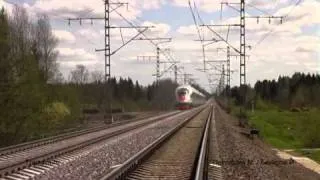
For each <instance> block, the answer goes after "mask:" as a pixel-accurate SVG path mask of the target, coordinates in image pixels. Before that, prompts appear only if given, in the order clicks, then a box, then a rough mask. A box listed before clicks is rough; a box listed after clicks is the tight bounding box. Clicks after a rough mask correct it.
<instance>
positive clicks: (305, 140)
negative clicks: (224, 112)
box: [233, 101, 320, 163]
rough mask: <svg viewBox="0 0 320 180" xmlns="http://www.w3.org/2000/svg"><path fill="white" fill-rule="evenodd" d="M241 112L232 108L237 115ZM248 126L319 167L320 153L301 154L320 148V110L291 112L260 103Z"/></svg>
mask: <svg viewBox="0 0 320 180" xmlns="http://www.w3.org/2000/svg"><path fill="white" fill-rule="evenodd" d="M237 109H238V108H233V112H237ZM248 122H249V125H251V126H252V127H255V128H258V129H259V130H260V134H261V136H262V138H263V139H264V141H265V142H267V143H269V144H271V145H272V146H274V147H276V148H279V149H295V150H296V152H298V153H299V154H303V155H305V156H308V157H310V158H312V159H314V160H316V161H318V162H319V163H320V151H319V150H318V151H307V150H301V149H302V148H320V109H316V108H310V109H305V110H304V111H302V110H298V111H297V112H292V111H289V110H283V109H280V108H278V107H277V106H275V105H273V104H271V103H266V102H262V101H261V102H259V103H257V107H256V109H255V110H254V111H251V112H248Z"/></svg>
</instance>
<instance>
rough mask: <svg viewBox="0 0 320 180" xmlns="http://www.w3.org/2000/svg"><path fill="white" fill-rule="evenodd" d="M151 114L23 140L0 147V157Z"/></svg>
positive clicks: (149, 116)
mask: <svg viewBox="0 0 320 180" xmlns="http://www.w3.org/2000/svg"><path fill="white" fill-rule="evenodd" d="M153 116H154V115H148V116H144V117H140V118H134V119H129V120H124V121H121V122H117V123H113V124H109V125H106V126H102V127H101V126H99V127H92V128H88V129H82V130H77V131H72V132H67V133H63V134H60V135H56V136H51V137H47V138H42V139H38V140H33V141H29V142H25V143H20V144H16V145H12V146H8V147H4V148H0V157H1V156H5V155H10V154H13V153H17V152H20V151H24V150H28V149H31V148H35V147H39V146H42V145H47V144H51V143H55V142H58V141H61V140H65V139H68V138H73V137H76V136H81V135H84V134H89V133H94V132H98V131H102V130H106V129H108V128H112V127H116V126H120V125H123V124H127V123H130V122H134V121H139V120H143V119H147V118H151V117H153Z"/></svg>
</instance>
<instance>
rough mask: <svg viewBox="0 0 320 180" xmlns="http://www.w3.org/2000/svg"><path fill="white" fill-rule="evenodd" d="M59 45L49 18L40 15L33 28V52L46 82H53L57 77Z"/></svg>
mask: <svg viewBox="0 0 320 180" xmlns="http://www.w3.org/2000/svg"><path fill="white" fill-rule="evenodd" d="M57 45H58V39H57V38H56V37H55V36H54V35H53V33H52V28H51V25H50V20H49V18H48V16H47V15H45V14H41V15H38V20H37V22H36V24H35V26H34V27H33V46H32V47H33V48H32V51H33V54H34V55H35V57H36V59H37V61H38V65H39V68H40V70H42V71H43V74H44V79H45V80H46V81H48V80H51V79H52V78H54V77H55V73H58V64H57V62H56V60H57V56H58V52H57V51H56V50H55V48H56V47H57Z"/></svg>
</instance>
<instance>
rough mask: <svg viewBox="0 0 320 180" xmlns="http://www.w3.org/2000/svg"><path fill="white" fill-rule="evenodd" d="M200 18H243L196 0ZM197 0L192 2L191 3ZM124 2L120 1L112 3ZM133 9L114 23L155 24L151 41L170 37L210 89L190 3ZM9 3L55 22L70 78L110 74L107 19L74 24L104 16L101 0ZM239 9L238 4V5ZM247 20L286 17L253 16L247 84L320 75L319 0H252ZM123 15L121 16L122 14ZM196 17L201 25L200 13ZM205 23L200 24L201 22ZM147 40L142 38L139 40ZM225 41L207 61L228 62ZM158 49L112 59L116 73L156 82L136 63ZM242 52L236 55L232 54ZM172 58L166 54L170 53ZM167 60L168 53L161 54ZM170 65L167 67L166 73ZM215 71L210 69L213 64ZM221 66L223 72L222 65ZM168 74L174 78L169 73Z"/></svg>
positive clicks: (233, 37)
mask: <svg viewBox="0 0 320 180" xmlns="http://www.w3.org/2000/svg"><path fill="white" fill-rule="evenodd" d="M194 1H195V4H196V7H197V9H198V11H199V16H200V17H201V20H202V21H203V22H204V23H206V24H228V23H231V24H235V23H239V13H237V11H235V10H233V9H231V8H228V7H224V8H223V10H222V16H221V13H220V9H221V7H220V0H194ZM194 1H192V5H193V2H194ZM112 2H118V0H115V1H112ZM127 2H129V6H128V7H126V6H123V7H121V8H119V9H118V11H117V12H118V13H116V12H113V13H112V15H111V17H112V20H111V21H112V22H111V24H112V25H114V26H128V25H129V24H128V23H127V22H126V21H124V20H123V18H122V17H121V16H123V17H125V18H126V19H128V20H129V21H130V22H132V23H134V24H135V25H141V26H155V28H152V29H150V30H148V31H147V32H146V35H147V37H149V38H156V37H161V38H162V37H172V38H173V40H172V42H170V43H165V44H161V45H160V46H161V47H163V48H170V51H167V52H166V53H167V54H169V55H170V56H171V57H172V58H171V60H172V59H174V60H176V61H180V64H179V66H181V67H184V70H182V69H181V71H184V72H186V73H192V74H194V78H196V79H197V81H198V82H199V83H200V84H202V85H203V86H205V87H206V88H208V87H209V85H208V76H207V75H206V74H204V73H202V72H199V71H198V70H197V69H198V68H201V67H202V68H203V64H201V62H202V61H203V57H202V49H201V42H197V41H194V40H196V39H198V38H199V37H198V34H197V29H196V28H195V26H194V23H193V19H192V15H191V12H190V8H189V5H188V0H130V1H127ZM223 2H239V0H223ZM11 4H18V5H22V6H24V7H25V8H26V9H27V10H28V12H29V13H30V16H33V15H35V14H36V13H46V14H48V16H49V17H50V19H51V22H52V27H53V30H54V34H55V35H56V36H57V37H58V38H59V40H60V43H59V47H58V50H59V53H60V55H59V59H58V61H59V63H60V69H61V71H62V72H63V73H64V74H65V76H66V77H67V76H68V73H69V71H70V70H71V69H73V68H74V67H75V65H76V64H84V65H86V66H87V67H88V68H89V70H90V71H94V70H101V71H103V70H104V56H103V53H99V52H98V53H97V52H95V49H101V48H103V45H104V44H103V43H104V36H103V35H104V30H103V21H94V22H93V23H92V24H91V22H90V21H86V22H83V23H82V25H81V26H80V25H79V22H71V24H70V25H68V21H67V20H66V18H68V17H71V18H75V17H103V15H104V6H103V1H102V0H0V6H5V7H6V8H7V9H9V10H10V9H11V8H12V5H11ZM237 8H238V7H237ZM246 8H247V12H246V13H247V14H246V16H247V17H250V16H256V15H277V16H278V15H279V16H284V17H285V18H284V19H283V23H282V24H281V23H280V21H279V20H277V19H274V20H271V22H270V23H269V21H268V19H260V20H259V23H257V20H256V19H247V44H248V45H250V46H252V48H251V49H248V50H247V54H248V55H250V57H249V58H248V60H247V75H248V77H247V79H248V83H250V84H254V82H255V81H256V80H258V79H272V78H276V77H277V76H278V75H290V74H292V73H294V72H296V71H300V72H313V73H315V72H319V71H320V56H319V53H320V49H319V48H320V11H319V9H320V0H247V6H246ZM120 15H121V16H120ZM196 18H197V19H198V21H199V18H198V15H197V14H196ZM199 23H200V24H202V23H201V22H199ZM214 30H216V31H217V32H219V33H220V34H221V36H222V37H223V38H226V37H227V32H228V29H227V28H225V27H219V28H214ZM200 31H201V34H202V35H203V36H204V37H205V38H206V39H212V38H217V37H216V36H215V35H214V34H213V33H212V32H210V31H209V30H208V29H207V28H206V27H201V28H200ZM229 32H230V33H229V36H228V40H229V42H230V44H231V45H232V46H234V47H235V48H239V29H237V27H233V28H230V30H229ZM111 33H112V35H111V37H112V49H117V48H118V47H119V46H121V45H122V38H121V33H120V31H119V29H114V30H112V31H111ZM136 33H137V31H136V30H134V29H123V30H122V35H123V38H124V41H126V40H128V39H130V38H131V37H132V36H134V35H136ZM139 37H143V36H139ZM225 47H226V44H225V43H222V42H219V43H214V44H212V45H209V46H206V51H207V53H206V59H207V60H223V59H225V58H226V54H225V53H224V52H223V51H222V50H220V51H218V50H216V48H225ZM155 50H156V49H155V46H154V45H152V44H151V43H150V42H148V41H133V42H131V43H130V44H129V45H127V46H126V47H125V48H123V49H121V50H120V51H119V52H117V53H116V54H115V55H114V56H112V76H117V77H119V76H124V77H128V76H129V77H131V78H133V79H134V80H139V81H140V82H141V83H142V84H148V83H151V82H152V81H153V80H154V77H152V74H154V73H155V63H154V61H142V60H138V59H137V56H142V55H155V53H156V51H155ZM232 53H233V54H236V53H235V52H232ZM167 57H168V55H167ZM161 58H162V60H166V57H165V56H162V57H161ZM231 64H232V65H231V66H232V70H233V71H234V73H233V74H232V85H238V84H239V59H238V58H235V57H234V58H232V59H231ZM169 66H170V64H162V65H161V69H162V70H163V69H166V68H168V67H169ZM208 66H210V65H208ZM217 68H219V69H220V68H221V67H219V66H218V65H217ZM217 73H218V72H217V71H215V72H214V71H212V72H211V74H212V75H211V76H210V78H211V79H218V78H219V76H218V75H214V74H217ZM163 77H173V72H168V73H167V74H166V75H164V76H163Z"/></svg>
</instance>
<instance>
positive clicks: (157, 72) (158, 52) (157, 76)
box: [156, 46, 160, 84]
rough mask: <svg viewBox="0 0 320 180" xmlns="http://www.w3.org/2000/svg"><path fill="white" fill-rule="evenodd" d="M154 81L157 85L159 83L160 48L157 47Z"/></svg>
mask: <svg viewBox="0 0 320 180" xmlns="http://www.w3.org/2000/svg"><path fill="white" fill-rule="evenodd" d="M156 78H157V79H156V81H157V84H159V81H160V48H159V47H158V46H157V65H156Z"/></svg>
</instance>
